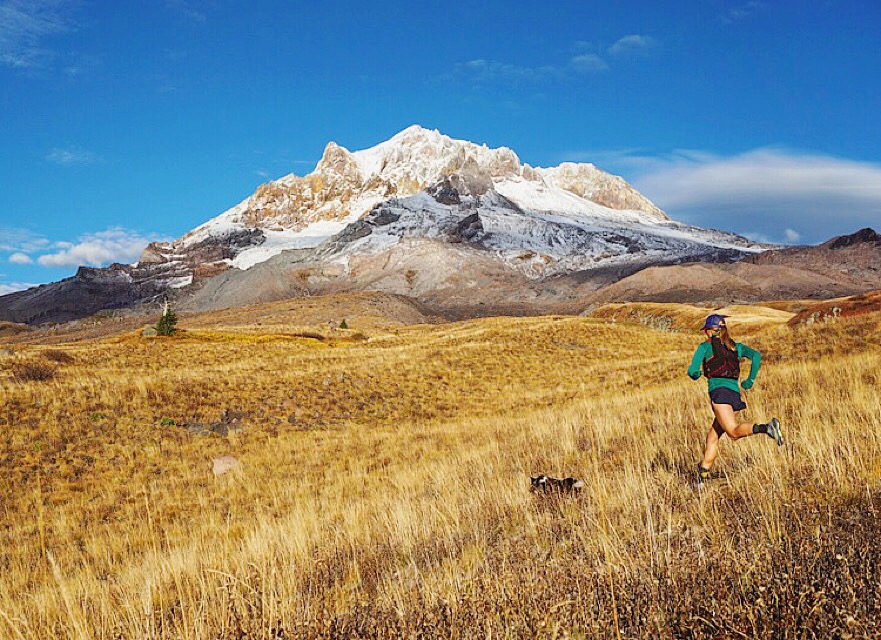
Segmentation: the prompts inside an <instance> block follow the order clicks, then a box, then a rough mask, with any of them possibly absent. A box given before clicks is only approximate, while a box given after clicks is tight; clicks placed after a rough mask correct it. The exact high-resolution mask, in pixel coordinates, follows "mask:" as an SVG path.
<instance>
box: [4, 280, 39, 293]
mask: <svg viewBox="0 0 881 640" xmlns="http://www.w3.org/2000/svg"><path fill="white" fill-rule="evenodd" d="M36 286H37V285H35V284H31V283H30V282H0V296H5V295H7V294H9V293H15V292H16V291H24V290H25V289H30V288H31V287H36Z"/></svg>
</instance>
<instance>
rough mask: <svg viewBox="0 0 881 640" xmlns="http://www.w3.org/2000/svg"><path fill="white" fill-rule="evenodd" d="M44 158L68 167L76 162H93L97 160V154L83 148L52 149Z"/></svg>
mask: <svg viewBox="0 0 881 640" xmlns="http://www.w3.org/2000/svg"><path fill="white" fill-rule="evenodd" d="M46 160H48V161H49V162H54V163H55V164H60V165H62V166H65V167H69V166H72V165H77V164H93V163H95V162H97V161H98V160H99V158H98V156H97V155H96V154H94V153H92V152H91V151H85V150H83V149H75V148H69V149H59V148H55V149H52V150H51V151H50V152H49V153H48V154H47V155H46Z"/></svg>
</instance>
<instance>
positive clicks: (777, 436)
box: [768, 418, 783, 447]
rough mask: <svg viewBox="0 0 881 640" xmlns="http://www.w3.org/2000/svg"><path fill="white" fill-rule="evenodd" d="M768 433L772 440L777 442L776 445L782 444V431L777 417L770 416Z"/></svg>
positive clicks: (780, 445)
mask: <svg viewBox="0 0 881 640" xmlns="http://www.w3.org/2000/svg"><path fill="white" fill-rule="evenodd" d="M768 435H769V436H770V437H772V438H774V442H776V443H777V446H778V447H782V446H783V431H782V430H781V428H780V421H779V420H778V419H777V418H771V421H770V422H768Z"/></svg>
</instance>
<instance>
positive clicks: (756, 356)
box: [737, 342, 762, 389]
mask: <svg viewBox="0 0 881 640" xmlns="http://www.w3.org/2000/svg"><path fill="white" fill-rule="evenodd" d="M737 355H738V356H739V357H741V358H749V361H750V365H749V375H748V376H747V377H746V378H745V379H744V380H743V382H741V383H740V386H741V387H743V388H744V389H749V388H751V387H752V386H753V383H754V382H755V381H756V376H757V375H759V368H760V367H761V366H762V354H761V353H759V352H758V351H756V350H755V349H750V348H749V347H748V346H746V345H745V344H740V343H739V342H738V343H737Z"/></svg>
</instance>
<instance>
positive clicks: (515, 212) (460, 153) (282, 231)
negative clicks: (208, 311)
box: [0, 126, 765, 322]
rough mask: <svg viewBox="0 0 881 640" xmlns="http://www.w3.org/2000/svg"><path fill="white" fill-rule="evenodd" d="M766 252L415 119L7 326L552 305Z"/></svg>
mask: <svg viewBox="0 0 881 640" xmlns="http://www.w3.org/2000/svg"><path fill="white" fill-rule="evenodd" d="M763 248H765V247H762V246H760V245H756V244H754V243H752V242H750V241H748V240H746V239H745V238H742V237H740V236H736V235H734V234H730V233H724V232H719V231H707V230H703V229H698V228H695V227H689V226H686V225H682V224H680V223H677V222H675V221H673V220H670V219H669V218H668V217H667V216H666V215H665V214H664V212H663V211H661V210H660V209H658V208H657V207H656V206H655V205H654V204H652V203H651V202H650V201H649V200H647V199H646V198H645V197H644V196H642V195H641V194H640V193H638V192H637V191H636V190H635V189H634V188H633V187H632V186H630V185H629V184H627V182H625V181H624V180H623V179H622V178H620V177H617V176H613V175H610V174H608V173H605V172H603V171H601V170H600V169H598V168H596V167H595V166H593V165H591V164H575V163H563V164H561V165H560V166H558V167H553V168H540V167H531V166H530V165H528V164H525V163H522V162H521V161H520V159H519V158H518V157H517V155H516V154H515V153H514V151H512V150H511V149H508V148H505V147H501V148H497V149H492V148H489V147H487V146H485V145H477V144H474V143H472V142H468V141H463V140H454V139H452V138H450V137H448V136H445V135H443V134H441V133H439V132H438V131H431V130H428V129H424V128H422V127H419V126H412V127H409V128H407V129H405V130H404V131H401V132H400V133H398V134H397V135H395V136H394V137H392V138H391V139H389V140H387V141H385V142H383V143H381V144H378V145H376V146H374V147H372V148H369V149H364V150H361V151H355V152H351V151H348V150H347V149H344V148H343V147H341V146H339V145H337V144H335V143H333V142H331V143H329V144H328V145H327V147H326V148H325V150H324V153H323V155H322V157H321V160H320V161H319V162H318V164H317V165H316V167H315V170H314V171H312V172H311V173H309V174H308V175H306V176H302V177H301V176H296V175H293V174H291V175H287V176H284V177H282V178H280V179H278V180H274V181H271V182H269V183H267V184H264V185H261V186H260V187H258V188H257V190H256V191H255V193H254V194H253V195H251V196H250V197H248V198H247V199H245V200H244V201H242V202H241V203H239V204H238V205H236V206H234V207H232V208H231V209H229V210H228V211H226V212H224V213H222V214H220V215H219V216H217V217H215V218H213V219H211V220H209V221H207V222H206V223H204V224H202V225H200V226H199V227H197V228H195V229H193V230H192V231H190V232H189V233H187V234H185V235H183V236H182V237H180V238H178V239H177V240H175V241H173V242H170V243H152V244H150V245H149V246H148V247H147V248H146V249H145V250H144V252H143V254H142V255H141V257H140V260H139V261H138V263H137V264H135V265H112V267H110V268H108V269H97V270H96V269H86V268H82V269H81V270H80V272H79V273H78V274H77V275H76V276H74V277H73V278H68V279H66V280H64V281H61V282H58V283H53V284H51V285H44V286H42V287H39V288H36V289H33V290H29V291H28V292H19V293H17V294H12V296H7V297H6V298H5V299H4V300H3V302H2V303H0V317H3V316H5V317H8V318H9V319H13V320H16V321H24V322H38V321H51V320H66V319H71V318H72V317H80V316H83V315H88V314H90V313H94V312H95V311H97V310H99V309H105V308H113V307H120V306H131V305H132V304H137V303H138V302H141V301H148V300H151V299H156V298H157V297H161V296H166V295H169V294H173V295H175V296H176V297H178V298H180V300H181V303H182V304H191V305H194V306H196V307H204V306H233V305H235V304H237V303H239V302H240V301H243V300H244V301H247V302H258V301H261V300H263V299H267V298H271V297H275V298H278V297H283V296H286V295H298V294H299V293H303V292H308V293H313V292H319V291H326V290H344V289H357V288H380V289H386V290H391V291H396V292H402V293H406V294H408V295H414V296H417V297H419V296H421V297H423V298H424V299H437V300H440V299H444V300H447V299H449V298H450V294H451V293H452V292H454V291H455V290H456V289H457V288H462V287H464V288H465V289H470V290H472V292H473V291H476V290H478V289H486V288H488V287H494V286H495V285H496V284H498V283H500V282H503V281H504V282H505V283H507V284H506V286H504V287H498V286H496V287H495V289H494V291H496V293H498V292H504V296H503V297H506V299H508V298H510V299H514V298H517V296H518V295H519V293H518V292H519V290H520V288H522V287H527V288H531V289H532V290H533V291H534V292H536V293H535V295H536V296H539V297H542V296H545V295H546V291H544V290H542V289H541V286H540V283H541V282H543V281H545V280H547V279H549V278H557V279H559V278H564V277H567V276H569V275H572V274H580V275H577V277H576V278H575V280H577V282H578V286H579V287H584V286H587V285H585V283H593V284H591V285H590V287H591V288H593V289H595V288H596V287H597V286H599V283H606V282H608V281H609V278H619V277H622V276H624V275H627V274H629V273H632V272H634V271H636V270H639V269H640V268H643V267H645V266H649V265H652V264H671V263H678V262H683V261H688V260H707V261H730V260H735V259H738V258H740V257H743V256H744V255H747V254H751V253H756V252H759V251H761V250H762V249H763ZM402 273H406V274H408V275H407V276H406V277H404V276H402V275H401V274H402ZM294 274H295V275H294ZM471 276H473V277H471ZM402 278H403V279H402ZM285 283H286V284H285ZM292 283H293V284H292ZM456 295H458V294H456ZM499 295H502V294H499ZM561 295H564V297H565V296H566V295H568V294H565V293H564V294H561ZM454 297H455V296H454ZM472 297H473V296H472ZM570 297H571V296H570Z"/></svg>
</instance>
